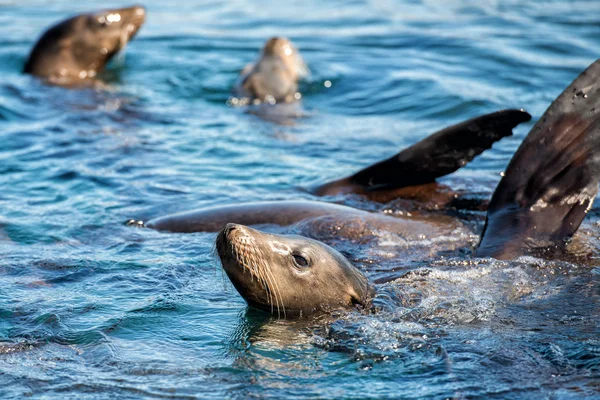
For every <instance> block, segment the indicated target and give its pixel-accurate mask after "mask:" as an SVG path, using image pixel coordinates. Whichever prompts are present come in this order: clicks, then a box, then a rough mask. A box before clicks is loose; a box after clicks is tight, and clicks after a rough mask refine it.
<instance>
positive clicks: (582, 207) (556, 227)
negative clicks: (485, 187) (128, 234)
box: [217, 60, 600, 314]
mask: <svg viewBox="0 0 600 400" xmlns="http://www.w3.org/2000/svg"><path fill="white" fill-rule="evenodd" d="M599 78H600V60H598V61H596V62H595V63H594V64H592V65H591V66H590V67H589V68H588V69H587V70H586V71H584V72H583V73H582V74H581V75H580V76H579V77H578V78H577V79H576V80H575V81H574V82H573V83H572V84H571V85H570V86H569V87H568V88H567V89H566V90H565V91H564V92H563V93H562V94H561V95H560V96H559V97H558V98H557V99H556V100H555V101H554V102H553V103H552V105H551V106H550V107H549V108H548V110H547V111H546V112H545V113H544V115H543V116H542V118H541V119H540V120H539V121H538V123H537V124H536V125H535V126H534V128H533V129H532V130H531V131H530V133H529V135H528V136H527V137H526V138H525V140H524V141H523V143H522V145H521V146H520V147H519V149H518V150H517V152H516V153H515V155H514V157H513V158H512V160H511V162H510V164H509V166H508V168H507V170H506V173H505V176H504V178H503V179H502V180H501V181H500V183H499V185H498V187H497V188H496V191H495V192H494V195H493V197H492V200H491V203H490V208H489V210H488V215H487V222H486V227H485V229H484V232H483V233H482V235H481V241H480V244H479V247H478V249H477V255H478V256H481V257H487V256H491V257H496V258H500V259H509V258H514V257H518V256H520V255H522V254H527V253H529V252H530V251H537V250H540V249H547V248H560V247H562V246H563V245H564V244H565V242H566V240H568V239H569V238H570V237H571V236H572V235H573V234H574V233H575V231H576V230H577V228H578V227H579V225H580V224H581V221H582V220H583V217H584V216H585V214H586V212H587V211H588V210H589V208H590V207H591V204H592V202H593V199H594V197H595V195H596V192H597V189H598V182H599V180H600V79H599ZM269 207H270V206H269ZM267 208H268V207H265V209H267ZM258 214H260V213H258ZM245 218H246V219H247V220H248V221H251V219H252V217H251V216H249V215H245ZM231 219H232V220H233V219H234V217H233V216H232V218H231ZM260 221H261V222H265V219H262V218H260ZM236 232H237V233H236ZM306 248H308V249H310V252H308V253H305V252H304V251H305V250H304V249H306ZM313 249H318V250H316V251H315V253H312V251H313ZM217 250H218V253H219V257H220V258H221V261H222V263H223V267H224V269H225V271H226V273H227V275H228V276H229V277H230V279H231V281H232V282H233V284H234V286H235V287H236V289H237V290H238V291H239V292H240V294H241V295H242V297H244V299H246V300H247V301H248V303H249V304H250V305H252V306H256V307H259V308H262V309H267V310H269V309H270V310H271V312H274V309H275V308H276V309H277V310H278V311H280V310H281V309H282V308H283V306H285V308H286V310H288V312H289V311H290V310H297V311H298V312H301V313H303V314H308V313H310V312H315V311H324V310H325V311H327V310H330V309H335V308H340V307H346V308H349V307H351V306H352V305H354V304H360V305H362V306H368V305H369V304H370V301H369V300H368V296H370V295H371V294H372V289H371V286H370V285H369V284H368V283H367V281H366V278H364V276H362V274H360V273H359V272H358V270H356V269H353V268H351V266H350V265H351V264H350V263H349V262H348V261H347V260H345V259H344V258H343V256H341V255H339V254H335V253H333V252H331V251H328V247H326V246H324V245H321V247H319V244H318V243H315V242H314V241H311V240H310V239H302V238H299V237H293V238H288V239H286V238H285V237H282V236H272V235H265V234H262V233H260V232H258V231H256V230H250V229H249V228H245V227H240V226H237V225H227V226H226V227H225V228H224V229H223V230H222V231H221V233H220V234H219V235H218V237H217ZM306 254H308V256H306ZM313 254H318V256H317V257H316V258H315V259H316V260H317V261H316V262H315V261H313V257H314V256H313ZM334 254H335V256H334ZM307 257H308V258H307ZM313 266H314V270H312V269H311V268H313ZM338 282H341V283H342V285H341V287H340V286H338ZM360 288H363V289H362V291H358V292H357V289H360ZM336 291H337V293H336ZM281 293H283V295H281ZM353 293H357V294H358V296H354V295H353ZM277 296H279V297H277ZM281 296H285V297H284V298H285V300H282V299H283V297H281ZM363 296H364V297H363ZM357 299H358V300H357ZM359 300H360V301H359Z"/></svg>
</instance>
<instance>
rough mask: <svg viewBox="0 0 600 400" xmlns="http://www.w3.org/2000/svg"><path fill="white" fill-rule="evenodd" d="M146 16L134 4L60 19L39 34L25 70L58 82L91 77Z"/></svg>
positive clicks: (143, 10) (122, 46)
mask: <svg viewBox="0 0 600 400" xmlns="http://www.w3.org/2000/svg"><path fill="white" fill-rule="evenodd" d="M145 18H146V10H145V9H144V7H142V6H133V7H128V8H120V9H114V10H106V11H100V12H96V13H91V14H80V15H77V16H74V17H72V18H69V19H67V20H65V21H62V22H60V23H58V24H57V25H54V26H53V27H51V28H50V29H48V30H47V31H46V32H45V33H44V34H43V35H42V36H41V37H40V39H39V40H38V42H37V43H36V45H35V46H34V47H33V50H32V51H31V54H30V56H29V59H28V60H27V63H26V64H25V72H26V73H30V74H33V75H37V76H40V77H43V78H46V79H48V80H49V81H51V82H53V83H59V84H60V83H74V82H73V81H78V80H85V79H89V78H94V77H95V76H96V74H97V73H98V72H99V71H101V70H102V69H103V68H104V66H105V65H106V64H107V63H108V62H109V61H110V60H111V58H112V57H113V56H114V55H115V54H117V53H118V52H119V50H121V49H123V48H124V47H125V45H126V44H127V42H128V41H129V40H131V39H132V38H133V37H134V35H135V34H136V33H137V31H138V30H139V29H140V27H141V26H142V24H143V23H144V20H145Z"/></svg>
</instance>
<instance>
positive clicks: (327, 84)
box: [323, 81, 331, 88]
mask: <svg viewBox="0 0 600 400" xmlns="http://www.w3.org/2000/svg"><path fill="white" fill-rule="evenodd" d="M323 85H324V86H325V87H326V88H330V87H331V81H325V83H323Z"/></svg>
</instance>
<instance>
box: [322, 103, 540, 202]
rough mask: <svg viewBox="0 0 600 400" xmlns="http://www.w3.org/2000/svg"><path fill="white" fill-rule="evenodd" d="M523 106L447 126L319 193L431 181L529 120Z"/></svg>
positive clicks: (327, 185) (369, 190)
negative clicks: (520, 108) (522, 108)
mask: <svg viewBox="0 0 600 400" xmlns="http://www.w3.org/2000/svg"><path fill="white" fill-rule="evenodd" d="M530 119H531V115H529V114H528V113H527V112H525V111H523V110H503V111H498V112H495V113H491V114H486V115H482V116H479V117H476V118H473V119H470V120H468V121H464V122H461V123H459V124H457V125H453V126H450V127H448V128H446V129H443V130H441V131H439V132H437V133H434V134H433V135H431V136H429V137H427V138H425V139H423V140H421V141H420V142H418V143H416V144H414V145H412V146H411V147H409V148H407V149H405V150H402V151H401V152H400V153H398V154H396V155H395V156H393V157H391V158H388V159H387V160H384V161H380V162H378V163H376V164H373V165H371V166H370V167H367V168H365V169H363V170H361V171H359V172H357V173H356V174H354V175H352V176H349V177H347V178H344V179H340V180H337V181H334V182H329V183H326V184H324V185H321V186H319V187H317V188H316V189H314V190H313V192H314V193H315V194H318V195H333V194H340V193H369V192H374V191H379V190H390V189H399V188H403V187H407V186H415V185H422V184H426V183H431V182H433V181H435V179H436V178H439V177H441V176H444V175H448V174H450V173H452V172H454V171H456V170H457V169H459V168H461V167H464V166H465V165H466V164H467V163H468V162H469V161H471V160H472V159H473V158H475V157H476V156H478V155H479V154H481V153H482V152H483V151H485V150H487V149H489V148H490V147H492V144H494V142H496V141H498V140H500V139H502V138H503V137H506V136H510V135H512V129H513V128H514V127H515V126H517V125H518V124H520V123H522V122H526V121H529V120H530Z"/></svg>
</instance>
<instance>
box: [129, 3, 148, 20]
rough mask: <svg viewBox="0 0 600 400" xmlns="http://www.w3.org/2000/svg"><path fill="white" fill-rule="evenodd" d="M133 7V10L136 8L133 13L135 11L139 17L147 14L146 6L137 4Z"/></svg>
mask: <svg viewBox="0 0 600 400" xmlns="http://www.w3.org/2000/svg"><path fill="white" fill-rule="evenodd" d="M132 8H133V10H134V11H133V13H134V14H135V15H136V16H138V17H143V16H145V14H146V7H144V6H141V5H136V6H133V7H132Z"/></svg>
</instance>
